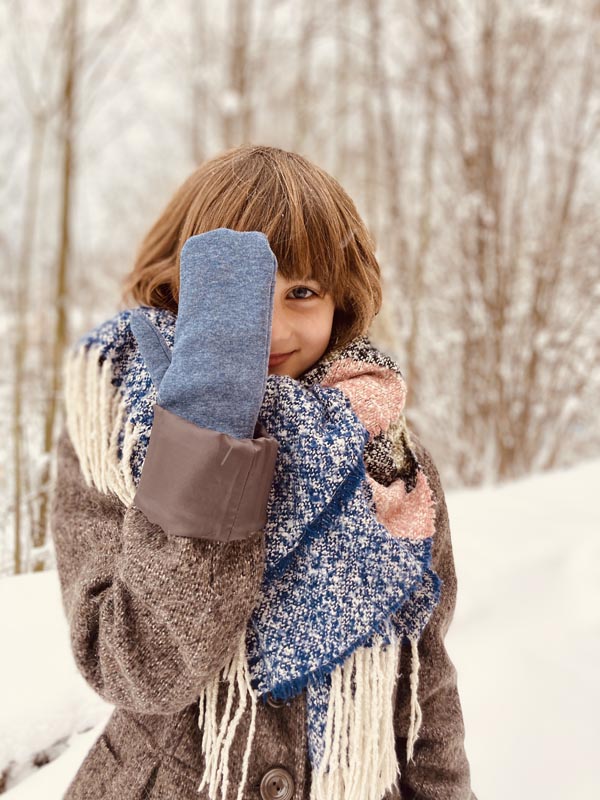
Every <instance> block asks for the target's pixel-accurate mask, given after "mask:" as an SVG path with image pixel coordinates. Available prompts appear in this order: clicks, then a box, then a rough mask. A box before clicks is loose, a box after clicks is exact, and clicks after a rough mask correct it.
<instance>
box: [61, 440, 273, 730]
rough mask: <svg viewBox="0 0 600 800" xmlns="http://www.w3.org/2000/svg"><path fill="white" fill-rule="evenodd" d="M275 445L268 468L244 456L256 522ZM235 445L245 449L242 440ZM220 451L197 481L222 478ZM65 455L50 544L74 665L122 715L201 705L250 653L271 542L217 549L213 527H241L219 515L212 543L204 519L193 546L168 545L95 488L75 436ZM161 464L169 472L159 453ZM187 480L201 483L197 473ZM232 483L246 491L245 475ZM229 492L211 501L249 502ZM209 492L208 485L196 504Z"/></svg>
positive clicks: (153, 527)
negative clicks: (238, 658) (241, 650)
mask: <svg viewBox="0 0 600 800" xmlns="http://www.w3.org/2000/svg"><path fill="white" fill-rule="evenodd" d="M210 433H214V435H215V436H223V434H220V433H218V432H208V431H207V430H204V431H203V433H202V435H203V436H204V437H205V438H206V436H207V435H210ZM274 441H276V440H271V442H270V443H265V446H266V447H267V448H269V449H270V453H271V456H270V457H269V458H266V459H264V458H263V459H260V458H259V459H256V458H255V455H254V454H253V453H252V452H249V451H247V449H246V451H245V452H246V455H245V456H244V455H242V460H243V458H244V457H246V458H247V459H248V462H247V464H246V469H245V477H246V481H245V490H244V492H243V496H242V498H241V505H242V506H245V508H246V518H247V519H250V518H251V517H252V510H251V508H250V506H251V505H252V502H251V497H252V492H253V491H254V490H256V488H257V486H260V487H263V488H262V490H261V491H262V492H263V496H257V495H256V494H254V502H255V503H256V504H257V505H258V506H260V507H261V508H262V507H264V506H265V505H266V498H265V496H264V493H266V492H268V489H269V487H270V480H271V477H272V475H268V476H267V479H265V474H264V471H265V470H268V469H271V470H272V469H273V468H274V457H272V456H273V454H274V453H275V454H276V448H275V451H274V450H273V446H272V443H273V442H274ZM229 444H230V446H231V447H233V448H234V450H235V449H236V448H242V449H243V448H244V444H243V443H240V442H239V440H236V439H233V438H231V441H230V443H229ZM245 445H246V448H247V442H246V443H245ZM169 447H170V448H171V449H172V442H171V444H170V445H169ZM218 451H219V448H216V449H215V448H213V450H211V448H208V449H207V450H201V451H198V452H197V453H196V462H197V463H196V467H197V472H196V474H197V475H199V476H201V475H202V474H208V473H210V472H211V471H212V472H213V473H214V472H218V471H219V466H220V464H219V461H214V463H212V462H211V461H210V459H211V458H214V455H213V456H211V455H210V453H211V452H218ZM56 455H57V469H56V481H55V485H54V489H53V495H52V505H51V532H52V538H53V541H54V546H55V552H56V561H57V568H58V574H59V580H60V585H61V592H62V600H63V607H64V610H65V613H66V616H67V620H68V624H69V629H70V638H71V647H72V650H73V654H74V657H75V661H76V664H77V666H78V668H79V670H80V671H81V673H82V674H83V676H84V677H85V679H86V680H87V682H88V683H89V684H90V685H91V686H92V688H93V689H94V690H95V691H96V692H97V693H98V694H99V695H101V696H102V697H103V698H104V699H105V700H107V701H108V702H110V703H112V704H114V705H116V706H121V707H124V708H127V709H129V710H132V711H135V712H139V713H147V714H161V713H165V714H169V713H175V712H176V711H178V710H180V709H181V708H184V707H185V706H186V705H189V704H190V703H192V702H194V701H195V699H196V698H197V697H198V695H199V694H200V691H201V689H202V686H203V683H205V681H206V680H207V679H208V678H209V677H212V676H214V673H215V672H217V671H218V670H219V669H221V668H222V667H223V666H225V665H226V664H227V663H228V662H229V661H230V660H231V658H232V656H233V655H234V653H235V651H236V650H237V648H238V646H239V644H240V640H241V637H242V636H243V633H244V631H245V629H246V625H247V621H248V619H249V617H250V615H251V613H252V610H253V608H254V606H255V604H256V602H257V600H258V595H259V590H260V586H261V581H262V576H263V571H264V532H263V531H262V530H257V531H256V532H254V533H253V534H252V535H249V536H248V535H247V536H246V537H245V538H242V539H239V540H235V539H230V538H227V539H226V540H222V541H219V540H218V539H215V536H214V531H215V529H214V520H215V519H217V520H220V521H222V522H223V524H226V525H227V526H229V525H230V522H231V520H229V519H227V515H224V514H220V513H218V514H216V515H213V516H212V517H210V518H211V519H212V523H211V532H210V533H211V538H207V539H204V538H202V529H201V525H202V524H204V518H203V517H202V516H200V517H199V520H200V521H199V523H198V526H199V529H198V530H197V531H195V532H194V535H193V536H177V535H170V534H168V533H166V532H165V530H164V529H163V528H162V527H160V526H159V525H158V524H157V523H155V522H151V521H150V520H149V519H148V518H147V517H146V516H145V514H144V513H143V512H142V511H141V510H140V509H139V508H138V507H137V506H136V504H135V502H134V503H133V504H132V505H131V506H129V507H126V506H125V505H124V504H123V502H122V501H121V500H120V499H119V498H118V497H117V496H116V495H114V494H112V493H104V492H101V491H99V490H98V489H97V488H96V486H95V485H94V484H93V483H88V482H87V481H86V480H85V477H84V474H83V472H82V470H81V466H80V462H79V460H78V456H77V453H76V451H75V448H74V447H73V444H72V441H71V439H70V436H69V433H68V429H67V428H66V427H64V428H63V430H62V432H61V435H60V437H59V441H58V444H57V454H56ZM233 455H234V456H235V455H236V454H235V453H234V454H233ZM237 455H238V456H239V453H238V454H237ZM154 459H155V461H158V462H160V461H161V459H160V452H158V451H157V452H155V454H154ZM234 460H235V458H234ZM238 461H239V459H238ZM164 463H165V465H167V464H168V460H166V461H165V462H164ZM186 469H187V474H188V476H189V475H191V467H190V464H189V463H188V466H187V468H186ZM257 471H258V472H260V474H258V472H257ZM228 474H229V473H228ZM227 480H236V472H235V471H234V472H232V473H230V474H229V478H226V479H225V481H227ZM228 488H229V489H231V491H228ZM214 489H215V485H214V484H213V485H212V491H213V492H214ZM221 489H222V491H221V492H220V493H219V494H216V495H215V494H214V493H213V496H212V498H210V500H211V502H212V503H213V504H219V503H223V502H226V500H225V499H224V498H230V497H231V495H232V492H233V494H234V495H235V496H236V497H237V499H238V501H239V500H240V497H239V492H238V491H237V490H235V491H234V490H233V488H232V487H228V486H227V485H221ZM202 491H203V490H202V486H201V485H199V486H198V492H197V495H198V494H202ZM248 492H249V494H248ZM204 496H205V499H207V497H206V493H204ZM193 502H194V503H195V504H197V498H196V499H194V501H193ZM219 524H221V523H219ZM188 533H189V531H188Z"/></svg>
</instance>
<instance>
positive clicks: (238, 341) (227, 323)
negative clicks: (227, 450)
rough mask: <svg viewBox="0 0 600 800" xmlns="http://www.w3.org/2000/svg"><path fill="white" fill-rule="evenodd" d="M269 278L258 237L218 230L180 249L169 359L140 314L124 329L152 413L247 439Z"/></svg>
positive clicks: (262, 377) (260, 386) (259, 381)
mask: <svg viewBox="0 0 600 800" xmlns="http://www.w3.org/2000/svg"><path fill="white" fill-rule="evenodd" d="M276 270H277V259H276V258H275V255H274V254H273V252H272V250H271V248H270V247H269V241H268V239H267V237H266V236H265V235H264V234H263V233H259V232H258V231H249V232H239V231H233V230H229V229H228V228H218V229H216V230H212V231H208V232H207V233H201V234H199V235H197V236H192V237H191V238H190V239H188V240H187V241H186V242H185V244H184V246H183V248H182V251H181V260H180V289H179V308H178V313H177V320H176V323H175V340H174V346H173V350H172V352H170V351H169V347H168V346H167V344H166V342H165V341H164V339H163V337H162V335H161V334H160V332H159V331H158V330H157V329H156V328H155V327H154V325H153V324H152V323H151V322H150V320H148V318H147V317H146V316H144V314H143V313H142V312H133V314H132V316H131V321H130V326H131V330H132V331H133V334H134V336H135V338H136V340H137V343H138V346H139V348H140V352H141V354H142V357H143V359H144V362H145V363H146V366H147V368H148V370H149V372H150V375H151V377H152V380H153V383H154V385H155V386H156V389H157V405H159V406H161V407H162V408H165V409H167V410H168V411H171V412H172V413H174V414H177V415H178V416H180V417H183V418H184V419H187V420H188V421H190V422H193V423H194V424H196V425H198V426H200V427H203V428H211V429H213V430H216V431H221V432H222V433H226V434H229V435H230V436H235V437H237V438H251V437H252V436H253V433H254V430H255V427H256V423H257V420H258V414H259V411H260V407H261V403H262V400H263V396H264V393H265V388H266V381H267V374H268V366H269V351H270V347H271V321H272V316H273V297H274V291H275V273H276Z"/></svg>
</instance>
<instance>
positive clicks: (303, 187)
mask: <svg viewBox="0 0 600 800" xmlns="http://www.w3.org/2000/svg"><path fill="white" fill-rule="evenodd" d="M215 228H230V229H232V230H237V231H261V232H262V233H264V234H265V236H266V237H267V238H268V240H269V244H270V246H271V249H272V250H273V253H274V254H275V257H276V258H277V269H278V271H279V272H280V273H281V274H282V275H283V276H284V277H285V278H286V279H287V280H293V279H297V278H309V277H310V278H313V279H314V280H317V281H318V282H319V283H320V284H321V286H322V287H323V288H324V289H325V291H327V292H330V293H331V296H332V297H333V300H334V302H335V306H336V310H335V314H334V318H333V330H332V337H331V342H330V346H333V345H335V346H338V347H343V346H344V345H346V344H347V343H348V342H350V341H351V340H352V339H353V338H354V337H355V336H358V335H361V334H365V333H367V330H368V328H369V325H370V324H371V321H372V319H373V317H374V316H375V315H376V314H377V313H378V312H379V310H380V308H381V274H380V269H379V264H378V263H377V260H376V258H375V253H374V242H373V239H372V237H371V235H370V234H369V231H368V230H367V227H366V225H365V224H364V222H363V221H362V220H361V218H360V216H359V214H358V211H357V210H356V207H355V205H354V203H353V202H352V200H351V198H350V197H349V195H348V194H347V192H345V191H344V189H343V188H342V187H341V186H340V184H339V183H338V182H337V181H336V180H335V179H334V178H333V177H331V175H328V174H327V173H326V172H325V171H324V170H322V169H320V168H319V167H317V166H316V165H315V164H313V163H311V162H310V161H308V160H307V159H306V158H303V157H302V156H300V155H298V154H296V153H291V152H288V151H286V150H280V149H279V148H276V147H263V146H256V145H242V146H240V147H234V148H232V149H230V150H226V151H225V152H223V153H220V154H219V155H217V156H215V157H214V158H211V159H209V160H207V161H205V162H204V163H203V164H201V165H200V166H199V167H198V168H197V169H196V170H195V171H194V172H193V173H192V174H191V175H190V176H189V178H188V179H187V180H186V181H185V182H184V183H183V185H182V186H181V187H180V188H179V189H178V190H177V191H176V192H175V194H174V195H173V197H172V198H171V200H170V201H169V203H168V204H167V206H166V208H165V209H164V211H163V212H162V214H161V215H160V217H159V218H158V220H157V221H156V222H155V223H154V225H153V226H152V228H150V230H149V231H148V233H147V234H146V236H145V237H144V239H143V241H142V243H141V246H140V248H139V250H138V253H137V256H136V259H135V263H134V266H133V269H132V270H131V272H129V273H128V275H127V276H126V277H125V279H124V281H123V292H122V300H123V302H125V303H126V304H127V303H128V301H129V299H130V298H131V299H132V300H133V301H134V303H135V304H140V305H149V306H156V307H160V308H168V309H170V310H171V311H173V312H174V313H177V303H178V297H179V254H180V252H181V249H182V247H183V245H184V244H185V242H186V241H187V239H189V237H190V236H194V235H195V234H198V233H204V232H205V231H209V230H213V229H215Z"/></svg>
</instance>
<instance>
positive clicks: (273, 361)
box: [269, 350, 296, 367]
mask: <svg viewBox="0 0 600 800" xmlns="http://www.w3.org/2000/svg"><path fill="white" fill-rule="evenodd" d="M295 352H296V351H295V350H292V352H291V353H281V354H279V355H274V356H270V357H269V366H270V367H276V366H277V365H278V364H283V362H284V361H286V360H287V359H288V358H289V357H290V356H291V355H292V353H295Z"/></svg>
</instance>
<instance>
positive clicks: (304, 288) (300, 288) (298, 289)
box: [291, 286, 318, 300]
mask: <svg viewBox="0 0 600 800" xmlns="http://www.w3.org/2000/svg"><path fill="white" fill-rule="evenodd" d="M291 292H292V293H293V292H310V294H309V295H305V296H304V297H294V298H292V299H293V300H310V298H311V296H314V297H318V295H317V293H316V292H315V291H314V289H309V288H308V286H294V288H293V289H292V290H291Z"/></svg>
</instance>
